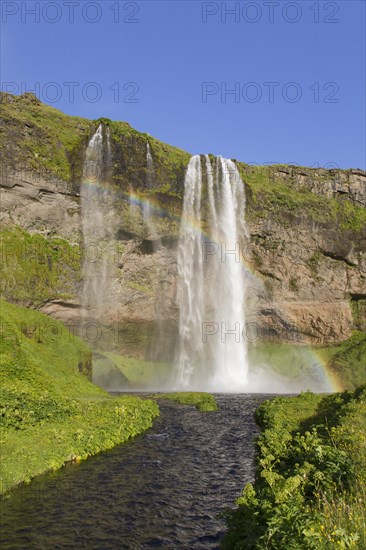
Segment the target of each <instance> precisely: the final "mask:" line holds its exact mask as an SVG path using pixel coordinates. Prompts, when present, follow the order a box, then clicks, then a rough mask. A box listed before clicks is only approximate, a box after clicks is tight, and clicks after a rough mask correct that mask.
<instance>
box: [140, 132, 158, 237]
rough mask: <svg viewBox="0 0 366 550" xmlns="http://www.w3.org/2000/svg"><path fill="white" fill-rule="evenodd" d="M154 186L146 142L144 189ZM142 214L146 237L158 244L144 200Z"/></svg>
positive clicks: (148, 204)
mask: <svg viewBox="0 0 366 550" xmlns="http://www.w3.org/2000/svg"><path fill="white" fill-rule="evenodd" d="M153 187H154V161H153V158H152V156H151V151H150V144H149V142H147V144H146V190H147V191H151V190H152V189H153ZM142 216H143V219H144V223H145V225H146V228H147V231H148V237H149V239H150V240H151V241H153V243H154V247H157V246H158V244H159V243H158V240H159V235H158V232H157V230H156V227H155V224H154V222H153V220H152V212H151V205H150V202H149V201H148V200H147V201H144V202H143V205H142Z"/></svg>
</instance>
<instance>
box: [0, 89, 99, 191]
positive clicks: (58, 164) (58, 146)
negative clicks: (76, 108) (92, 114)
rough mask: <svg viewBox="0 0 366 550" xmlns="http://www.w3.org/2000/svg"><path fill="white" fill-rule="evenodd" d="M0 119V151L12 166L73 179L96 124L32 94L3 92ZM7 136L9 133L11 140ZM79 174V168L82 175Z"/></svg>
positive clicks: (67, 179) (6, 162)
mask: <svg viewBox="0 0 366 550" xmlns="http://www.w3.org/2000/svg"><path fill="white" fill-rule="evenodd" d="M0 100H1V119H2V123H3V124H4V128H6V131H5V132H4V135H3V138H2V139H0V152H1V153H2V155H3V157H4V159H5V164H7V165H8V166H9V167H11V166H13V165H15V164H17V165H18V167H19V165H20V166H21V167H22V168H23V169H24V170H26V169H29V168H30V169H33V170H34V171H35V172H36V173H38V174H40V175H41V174H43V173H46V174H49V175H53V176H55V177H57V178H60V179H63V180H66V181H71V179H72V178H73V172H74V170H77V168H78V167H79V166H80V156H81V151H82V148H83V146H84V145H86V140H87V138H88V136H89V134H90V132H91V130H92V127H93V123H92V121H90V120H87V119H85V118H81V117H73V116H68V115H66V114H64V113H62V112H61V111H58V110H57V109H55V108H53V107H50V106H48V105H45V104H43V103H41V102H40V101H38V100H37V99H36V98H35V97H34V96H33V95H32V94H26V95H25V96H23V97H20V96H11V95H10V94H1V96H0ZM6 136H9V137H10V138H12V139H11V142H10V143H9V141H8V139H7V137H6ZM78 175H80V171H79V174H78Z"/></svg>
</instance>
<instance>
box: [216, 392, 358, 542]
mask: <svg viewBox="0 0 366 550" xmlns="http://www.w3.org/2000/svg"><path fill="white" fill-rule="evenodd" d="M256 420H257V422H258V424H259V425H260V427H261V428H262V433H261V435H260V436H259V438H258V440H257V460H256V478H255V483H254V485H252V484H250V483H249V484H247V485H246V486H245V489H244V491H243V495H242V496H241V497H240V498H239V499H238V500H237V504H238V508H237V509H235V510H227V512H226V519H227V523H228V527H229V530H228V533H227V535H226V537H225V539H224V541H223V545H222V548H223V549H224V550H226V549H227V550H261V549H263V550H264V549H266V550H272V549H273V550H283V549H284V548H286V549H293V550H295V549H296V550H300V549H304V550H311V549H314V550H332V549H336V548H343V549H348V548H355V549H358V550H364V548H365V547H366V511H365V507H364V504H365V497H366V489H365V487H366V386H363V387H360V388H358V389H357V390H356V391H355V392H354V393H348V392H345V393H342V394H333V395H328V396H325V397H324V396H321V395H314V394H312V393H304V394H301V395H300V396H298V397H294V398H284V397H277V398H275V399H273V400H272V401H266V402H265V403H264V404H263V405H261V406H260V407H259V409H258V410H257V413H256Z"/></svg>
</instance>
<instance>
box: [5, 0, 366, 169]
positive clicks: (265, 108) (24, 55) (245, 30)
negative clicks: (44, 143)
mask: <svg viewBox="0 0 366 550" xmlns="http://www.w3.org/2000/svg"><path fill="white" fill-rule="evenodd" d="M1 8H2V14H1V16H2V23H1V26H2V43H1V45H2V51H1V57H2V73H1V83H2V85H1V87H2V89H3V90H8V91H14V92H15V93H19V92H20V91H22V90H23V91H24V89H27V90H34V89H36V90H37V93H38V95H39V96H40V98H41V99H42V100H43V101H45V102H46V103H50V104H52V105H54V106H55V107H56V108H58V109H61V110H62V111H64V112H66V113H69V114H72V115H80V116H85V117H88V118H93V119H95V118H98V117H100V116H105V117H109V118H113V119H117V120H126V121H128V122H129V123H130V124H131V125H132V126H134V127H135V128H137V129H138V130H140V131H143V132H148V133H149V134H151V135H153V136H155V137H157V138H159V139H161V140H163V141H166V142H168V143H170V144H172V145H176V146H179V147H182V148H183V149H186V150H187V151H190V152H191V153H194V154H195V153H206V152H209V153H213V154H222V155H223V156H226V157H231V158H237V159H240V160H243V161H245V162H252V163H258V164H263V163H274V162H283V163H297V164H301V165H307V166H316V165H326V164H328V165H335V166H340V167H342V168H348V167H359V168H365V164H366V162H365V149H366V147H365V100H364V96H365V69H364V67H365V53H364V52H365V2H363V1H351V0H347V1H338V2H329V1H319V2H315V1H313V0H312V1H310V2H308V1H307V0H300V1H298V2H287V1H279V0H278V1H274V2H273V1H271V0H269V1H267V2H266V1H262V2H259V1H250V2H249V1H243V2H221V1H220V2H214V1H213V2H200V1H196V0H192V1H142V2H127V1H119V2H118V1H116V0H111V1H109V0H105V1H102V2H92V1H90V2H89V1H85V2H84V1H82V0H79V1H76V2H74V5H72V0H71V1H69V2H66V1H63V0H58V1H57V2H55V1H53V2H51V1H41V2H33V1H27V2H23V1H6V0H2V2H1ZM233 11H234V13H233ZM31 12H33V13H31ZM70 83H72V84H70ZM230 90H232V91H233V93H231V94H230V93H229V92H230Z"/></svg>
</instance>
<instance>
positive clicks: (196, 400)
mask: <svg viewBox="0 0 366 550" xmlns="http://www.w3.org/2000/svg"><path fill="white" fill-rule="evenodd" d="M154 397H155V398H157V399H169V400H170V401H175V402H176V403H180V404H181V405H194V406H195V407H196V409H198V410H199V411H201V412H211V411H217V410H218V409H219V407H218V405H217V403H216V401H215V397H214V396H213V395H211V394H210V393H204V392H177V393H157V394H155V395H154Z"/></svg>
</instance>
